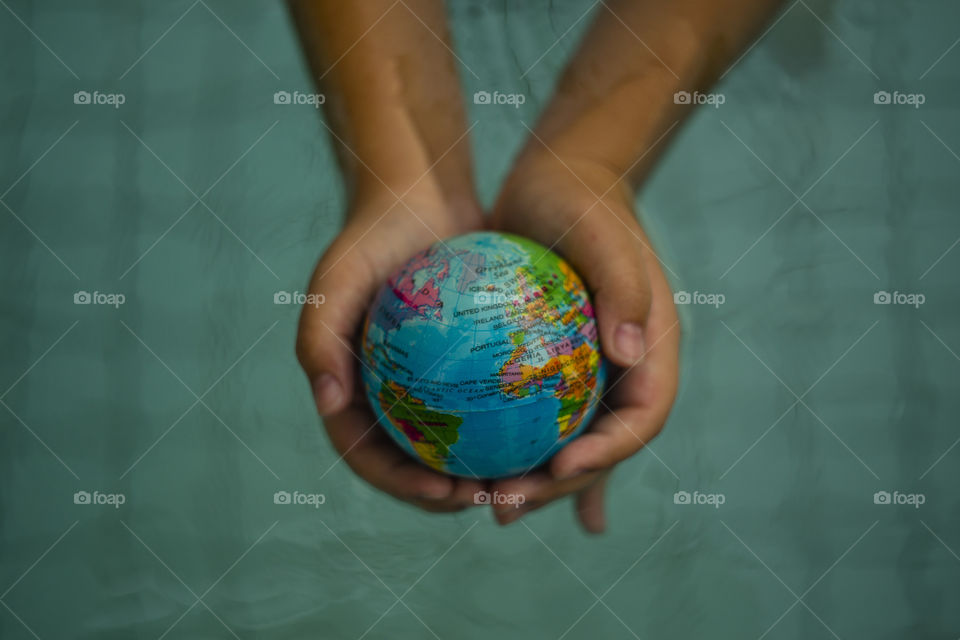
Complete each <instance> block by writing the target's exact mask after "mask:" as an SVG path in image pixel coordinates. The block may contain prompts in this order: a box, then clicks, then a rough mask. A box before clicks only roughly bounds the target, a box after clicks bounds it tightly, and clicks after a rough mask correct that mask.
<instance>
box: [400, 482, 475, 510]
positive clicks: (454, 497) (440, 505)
mask: <svg viewBox="0 0 960 640" xmlns="http://www.w3.org/2000/svg"><path fill="white" fill-rule="evenodd" d="M453 482H454V487H453V491H451V492H450V495H449V496H447V497H446V498H442V499H439V500H434V499H429V498H423V499H419V500H414V504H416V505H417V506H418V507H420V508H421V509H424V510H425V511H430V512H432V513H453V512H456V511H463V510H464V509H467V508H470V507H475V506H478V505H479V504H481V501H480V500H478V498H477V494H478V493H480V492H486V488H487V487H486V484H485V483H483V482H482V481H480V480H474V479H471V478H456V479H453Z"/></svg>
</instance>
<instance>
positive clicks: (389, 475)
mask: <svg viewBox="0 0 960 640" xmlns="http://www.w3.org/2000/svg"><path fill="white" fill-rule="evenodd" d="M324 423H325V426H326V428H327V434H328V436H329V438H330V442H331V444H333V447H334V449H336V450H337V451H338V452H339V453H340V455H341V457H342V458H343V460H344V461H345V462H346V463H347V464H348V465H349V466H350V468H351V469H353V471H354V472H355V473H356V474H357V475H358V476H360V477H361V478H363V479H364V480H366V481H367V482H369V483H370V484H371V485H373V486H374V487H376V488H377V489H379V490H381V491H383V492H384V493H387V494H389V495H391V496H393V497H395V498H398V499H400V500H406V501H411V502H414V501H418V500H435V501H437V500H446V499H448V498H449V497H450V496H451V494H452V493H453V492H454V488H455V487H454V480H453V479H452V478H449V477H447V476H443V475H441V474H439V473H437V472H435V471H432V470H431V469H428V468H427V467H425V466H424V465H422V464H420V463H419V462H417V461H415V460H414V459H413V458H411V457H410V456H409V455H407V453H406V452H404V451H403V450H402V449H400V447H398V446H397V445H396V444H395V443H394V442H393V441H392V440H390V438H389V437H388V436H387V434H385V433H384V432H383V427H381V426H380V425H379V424H375V419H374V418H373V416H372V414H371V413H370V411H369V409H366V408H365V407H362V406H359V405H351V406H350V407H348V408H346V409H345V410H343V411H341V412H339V413H337V414H336V415H332V416H329V417H328V418H325V419H324Z"/></svg>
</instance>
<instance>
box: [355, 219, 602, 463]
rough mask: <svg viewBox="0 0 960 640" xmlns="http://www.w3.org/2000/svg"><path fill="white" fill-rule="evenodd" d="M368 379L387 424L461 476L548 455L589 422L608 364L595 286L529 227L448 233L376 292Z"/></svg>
mask: <svg viewBox="0 0 960 640" xmlns="http://www.w3.org/2000/svg"><path fill="white" fill-rule="evenodd" d="M362 359H363V361H364V366H363V367H362V378H363V383H364V388H365V391H366V394H367V398H368V399H369V401H370V404H371V406H372V408H373V413H374V415H375V416H376V418H377V420H378V423H379V424H380V425H382V426H383V427H384V428H385V429H386V431H387V433H389V434H390V436H391V437H392V438H393V439H394V440H395V441H396V442H397V444H399V445H400V447H401V448H403V449H404V450H406V451H407V452H408V453H409V454H410V455H411V456H413V457H414V458H416V459H417V460H419V461H421V462H422V463H424V464H426V465H428V466H429V467H431V468H433V469H435V470H437V471H440V472H443V473H448V474H452V475H456V476H464V477H470V478H485V479H489V478H502V477H508V476H513V475H518V474H522V473H524V472H525V471H527V470H529V469H531V468H534V467H536V466H539V465H540V464H542V463H544V462H546V461H547V460H549V459H550V457H551V456H553V455H554V454H555V453H556V452H557V451H559V450H560V449H561V448H562V447H563V446H564V445H566V444H567V443H569V442H570V441H571V440H572V439H573V438H575V437H576V436H577V435H578V434H579V433H580V432H581V431H582V430H583V429H584V428H585V427H586V426H587V424H588V423H589V422H590V418H591V417H592V415H593V413H594V411H595V410H596V407H597V403H598V401H599V398H600V396H601V394H602V392H603V387H604V381H605V376H606V364H605V361H604V358H603V356H602V353H601V351H600V344H599V341H598V337H597V323H596V318H595V314H594V308H593V305H592V304H591V302H590V295H589V293H588V292H587V289H586V287H585V286H584V283H583V281H582V280H581V279H580V276H578V275H577V273H576V272H574V270H573V269H572V268H571V267H570V265H569V264H567V262H565V261H564V260H563V259H562V258H561V257H560V256H558V255H557V254H556V253H554V252H553V251H551V250H549V249H548V248H546V247H544V246H542V245H540V244H538V243H536V242H534V241H532V240H528V239H526V238H523V237H521V236H516V235H511V234H505V233H494V232H478V233H470V234H467V235H462V236H458V237H455V238H450V239H447V240H444V241H441V242H437V243H436V244H434V245H433V246H431V247H429V248H428V249H426V250H424V251H422V252H420V253H418V254H417V255H415V256H414V257H413V258H411V259H410V260H409V261H408V262H407V263H406V264H405V265H403V266H402V267H401V268H400V269H399V270H398V271H397V272H396V273H395V274H394V275H393V276H392V277H390V279H389V280H388V281H387V282H386V284H384V286H383V287H382V288H381V289H380V291H379V292H378V293H377V295H376V297H375V298H374V301H373V305H372V306H371V308H370V311H369V313H368V315H367V319H366V322H365V324H364V328H363V339H362Z"/></svg>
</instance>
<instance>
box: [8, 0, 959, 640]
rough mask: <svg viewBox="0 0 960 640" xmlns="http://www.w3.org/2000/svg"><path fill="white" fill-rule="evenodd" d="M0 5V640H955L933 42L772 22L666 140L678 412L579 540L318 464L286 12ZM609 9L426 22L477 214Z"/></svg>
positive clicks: (939, 75) (929, 17) (332, 183)
mask: <svg viewBox="0 0 960 640" xmlns="http://www.w3.org/2000/svg"><path fill="white" fill-rule="evenodd" d="M0 5H2V6H0V41H2V42H3V43H4V45H3V47H4V52H5V55H4V56H2V58H0V69H2V78H3V91H2V92H0V105H2V108H0V114H2V116H0V118H2V119H0V149H2V154H0V194H2V195H0V204H2V207H0V256H2V257H0V261H2V270H0V287H2V291H3V295H2V297H0V305H2V314H0V323H2V331H0V341H2V350H0V352H2V354H3V357H2V361H0V405H2V406H0V456H2V462H0V510H2V516H0V518H2V519H0V604H2V605H3V606H2V608H0V637H3V638H4V639H7V638H9V639H11V640H13V639H20V638H43V639H46V638H152V639H155V638H161V637H162V638H210V637H225V638H226V637H239V638H303V637H321V638H348V639H349V638H361V637H366V638H426V637H434V636H436V637H439V638H464V639H468V638H490V637H498V638H504V639H506V638H525V639H526V638H547V639H560V638H570V639H574V638H598V637H599V638H663V637H677V638H686V637H707V636H709V637H722V638H760V637H764V638H771V639H772V638H853V637H870V638H907V637H909V638H956V637H957V636H958V635H960V609H958V608H957V606H956V603H957V602H958V600H960V555H958V553H960V526H958V525H960V510H958V507H960V496H958V494H957V492H956V487H957V484H958V479H960V447H957V446H956V445H957V443H958V441H960V440H958V438H960V429H958V420H957V414H958V409H960V394H958V393H957V380H958V378H960V356H958V353H960V323H958V321H957V320H958V313H960V303H958V294H957V270H958V267H960V248H957V247H956V245H957V244H958V241H960V217H958V215H957V213H958V212H957V202H958V200H960V180H958V179H957V177H958V175H960V156H958V152H960V118H958V117H957V116H958V107H960V83H958V78H960V46H958V42H960V40H958V39H960V28H958V25H960V6H958V5H957V4H956V3H955V2H948V1H947V0H942V1H934V0H925V1H922V2H912V3H894V2H882V3H878V2H873V1H870V0H848V1H836V2H831V1H823V0H821V1H814V0H797V1H796V2H787V3H785V5H784V10H783V12H782V13H781V14H780V15H779V17H778V18H777V19H776V21H775V22H773V23H772V24H771V26H770V28H769V29H768V30H767V32H766V33H765V34H764V35H763V36H762V38H761V39H760V40H759V41H758V43H757V44H756V45H755V46H754V47H753V48H752V49H751V50H750V51H749V52H748V53H747V54H746V55H745V56H744V57H743V58H742V59H741V60H739V61H738V62H737V63H736V64H735V65H734V66H733V67H732V68H731V70H730V71H729V72H728V74H727V75H725V76H724V78H723V79H722V81H721V82H720V84H719V85H717V86H716V87H715V88H714V89H713V95H714V96H722V104H716V103H717V102H719V100H716V99H715V100H714V104H712V105H705V106H704V107H702V108H700V109H699V110H697V111H696V113H695V115H694V116H693V118H692V119H691V120H690V121H688V122H687V123H686V124H685V126H684V127H683V131H682V133H681V134H680V135H679V136H678V138H677V139H676V141H675V144H673V146H672V148H671V150H670V151H669V152H668V154H667V155H666V157H665V159H664V161H663V162H662V163H661V164H660V166H659V168H658V170H657V171H656V172H655V174H654V176H653V178H652V179H651V180H650V182H649V183H648V185H647V187H646V189H645V190H644V191H643V194H642V197H641V201H640V203H639V206H640V209H641V210H642V212H643V214H642V215H643V217H644V224H645V225H646V227H647V228H648V230H649V231H650V232H651V234H652V236H653V238H654V240H655V241H656V244H657V246H658V249H659V250H660V252H661V254H662V257H663V258H664V262H665V263H666V265H667V267H668V269H669V275H670V277H671V279H672V283H673V286H674V288H675V290H676V291H677V292H678V293H680V294H681V297H679V298H678V301H679V302H681V303H682V302H684V301H687V302H689V304H682V305H681V306H680V309H681V313H682V322H683V326H684V331H685V333H684V342H683V352H682V358H683V360H682V364H683V370H682V380H681V391H680V395H679V397H678V400H677V403H676V405H675V408H674V411H673V414H672V416H671V419H670V421H669V422H668V424H667V427H666V428H665V430H664V431H663V434H662V435H661V436H660V437H659V438H658V439H657V440H656V441H655V442H654V443H653V444H652V445H651V446H650V448H649V449H648V450H647V451H645V452H641V453H640V454H639V455H637V456H635V457H634V458H632V459H631V460H629V461H627V462H626V463H624V464H622V465H620V466H619V467H618V470H617V471H616V473H615V474H614V476H613V479H612V482H611V485H610V488H609V494H610V497H609V512H610V516H609V531H608V533H607V534H606V535H605V536H603V537H601V538H589V537H587V536H586V535H584V534H582V533H581V532H580V531H579V530H578V528H577V526H576V524H575V522H574V519H573V517H572V513H571V511H572V509H571V506H570V504H568V503H566V502H565V503H561V504H556V505H553V506H550V507H548V508H546V509H544V510H542V511H539V512H536V513H534V514H531V515H529V516H527V517H525V518H524V519H523V520H522V522H521V523H516V524H514V525H511V526H510V527H508V528H503V529H501V528H499V527H497V526H496V525H495V524H494V522H493V519H492V517H491V515H490V513H489V511H488V510H486V509H475V510H469V511H466V512H463V513H461V514H457V515H452V516H435V515H428V514H425V513H421V512H418V511H416V510H414V509H413V508H410V507H408V506H405V505H403V504H400V503H397V502H395V501H393V500H392V499H390V498H387V497H385V496H383V495H380V494H378V493H377V492H375V491H374V490H373V489H371V488H370V487H369V486H367V485H365V484H364V483H363V482H361V481H359V480H358V479H357V478H356V477H355V476H354V475H353V474H352V473H351V472H350V470H349V469H348V468H347V467H346V466H345V465H344V464H342V463H339V462H338V460H337V456H336V455H335V453H334V452H333V450H332V449H331V447H330V446H329V444H328V443H327V440H326V437H325V436H324V435H323V432H322V428H321V425H320V424H319V420H318V418H317V417H316V414H315V410H314V408H313V403H312V400H311V398H310V395H309V392H308V389H307V385H306V384H305V381H304V379H303V378H302V375H301V373H300V371H299V369H298V366H297V363H296V361H295V358H294V356H293V343H294V335H295V329H296V320H297V315H298V308H297V305H296V304H285V303H284V302H285V301H286V300H288V299H290V298H292V297H293V296H292V294H294V293H295V292H298V291H303V289H304V288H305V285H306V281H307V277H308V275H309V272H310V270H311V269H312V267H313V265H314V263H315V261H316V259H317V257H318V256H319V255H320V254H321V253H322V251H323V249H324V248H325V247H326V245H327V244H328V243H329V241H330V240H331V239H332V237H333V236H334V235H335V234H336V232H337V230H338V228H339V226H340V224H341V222H342V215H343V203H344V199H343V189H342V186H341V184H340V182H339V176H338V172H337V169H336V166H335V163H334V157H333V153H332V150H331V146H330V144H329V140H328V139H327V136H326V135H325V131H324V130H323V127H322V125H321V124H320V118H321V117H322V114H321V113H320V112H319V111H318V110H317V109H315V108H314V106H312V105H310V104H293V103H292V102H293V101H290V102H289V103H288V102H287V101H285V100H284V99H282V98H281V99H277V100H275V95H276V94H277V92H287V93H289V94H291V95H292V94H293V92H295V91H300V92H304V93H309V94H313V93H314V92H315V89H314V88H313V86H312V85H311V81H310V78H309V76H308V74H307V72H306V70H305V66H304V64H303V61H302V59H301V56H300V51H299V49H298V44H297V41H296V38H295V35H294V33H293V30H292V27H291V24H290V22H289V19H288V17H287V14H286V12H285V9H284V7H283V5H282V4H279V3H261V2H253V1H243V2H240V1H236V0H234V1H226V0H197V1H193V0H185V1H182V2H181V1H173V2H165V3H152V2H146V1H144V0H136V1H134V0H128V1H127V2H123V3H115V2H105V1H99V2H94V1H88V2H82V3H78V2H72V1H67V0H45V1H44V2H32V1H29V0H3V1H2V2H0ZM598 6H599V5H597V4H596V3H594V2H592V1H591V0H586V1H584V0H553V1H547V0H535V1H531V2H524V3H520V2H481V1H480V0H472V1H462V2H451V3H449V12H450V18H451V21H452V29H453V34H454V39H455V43H456V51H457V55H458V56H459V58H460V65H461V68H460V74H461V78H462V84H463V93H464V96H465V100H466V101H467V103H468V104H467V106H468V110H469V114H468V115H469V119H470V121H471V122H474V121H476V122H477V123H478V124H477V126H476V128H475V130H474V135H473V149H474V155H475V162H476V171H477V181H478V185H479V188H480V192H481V197H482V199H483V200H484V202H485V203H487V204H489V203H490V202H491V201H492V199H493V197H494V196H495V193H496V191H497V189H498V187H499V183H500V180H501V179H502V178H503V176H504V175H505V172H506V171H507V169H508V167H509V164H510V162H511V159H512V156H513V154H514V153H515V151H516V150H517V149H518V148H519V145H520V144H521V143H522V141H523V139H524V138H525V134H526V129H525V125H524V123H526V124H528V125H530V126H532V125H533V122H534V121H535V120H536V118H537V115H538V113H539V110H540V109H541V108H542V106H543V105H544V104H545V102H546V100H547V99H548V98H549V96H550V93H551V90H552V86H553V83H554V81H555V79H556V77H557V74H558V73H559V72H560V70H561V69H562V68H563V65H564V63H565V61H566V60H567V58H568V56H569V55H570V54H571V53H572V51H573V49H574V48H575V46H576V44H577V41H578V38H579V37H580V35H581V34H582V33H583V31H584V29H585V28H586V27H587V25H588V24H589V22H590V19H591V15H592V13H593V12H595V11H597V10H602V9H598ZM393 10H397V11H402V10H405V9H404V8H403V7H402V6H401V5H397V6H395V8H394V9H393ZM425 37H426V36H425ZM478 91H488V92H493V91H500V92H501V93H518V94H522V95H523V96H524V97H525V101H524V102H523V104H522V105H519V106H514V105H509V104H476V103H474V101H473V99H472V96H473V94H474V93H475V92H478ZM878 92H879V93H878ZM280 95H281V96H282V95H283V94H282V93H281V94H280ZM637 108H638V109H642V108H643V105H637ZM278 293H281V294H282V293H288V294H291V295H290V296H289V297H285V296H283V295H280V296H278V295H277V294H278ZM683 293H686V294H688V296H687V297H685V298H684V297H683V296H682V294H683ZM711 296H712V297H711ZM283 491H286V492H290V493H292V492H294V491H299V492H301V493H304V494H309V495H312V496H322V504H315V505H294V504H277V503H275V500H274V496H275V494H276V493H277V492H283ZM314 502H318V503H319V502H320V499H319V498H318V499H317V500H315V501H314Z"/></svg>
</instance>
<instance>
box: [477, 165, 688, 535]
mask: <svg viewBox="0 0 960 640" xmlns="http://www.w3.org/2000/svg"><path fill="white" fill-rule="evenodd" d="M601 196H602V197H601ZM492 224H493V226H494V227H495V228H497V229H500V230H503V231H509V232H513V233H518V234H521V235H525V236H528V237H530V238H533V239H535V240H537V241H539V242H541V243H542V244H545V245H546V246H548V247H550V246H553V245H555V246H554V250H555V251H557V252H558V253H559V254H560V255H561V256H563V257H564V258H565V259H566V260H567V261H568V262H570V263H571V265H573V267H574V269H576V270H577V271H578V272H579V273H580V275H581V276H582V277H583V278H584V280H585V282H586V284H587V288H588V289H589V290H590V292H591V294H592V296H593V302H594V305H595V307H596V310H597V322H598V327H599V332H600V341H601V344H602V346H603V350H604V354H605V355H606V357H607V359H608V360H609V361H610V362H611V363H612V364H613V365H615V366H614V367H611V368H610V370H609V374H608V379H607V388H606V390H605V394H604V396H603V397H602V398H601V400H600V406H599V408H598V413H597V417H596V418H594V421H593V423H592V424H591V425H590V426H589V427H588V429H587V431H585V432H584V433H583V434H582V435H580V436H578V437H577V438H576V439H574V440H573V441H572V442H570V444H568V445H567V446H566V447H564V448H563V449H561V450H560V452H559V453H557V454H556V455H555V456H554V457H553V458H552V459H551V460H550V461H549V463H547V465H545V467H544V468H543V469H538V470H534V471H531V472H530V473H527V474H525V475H524V476H521V477H517V478H508V479H505V480H500V481H496V482H494V483H493V486H492V487H491V489H490V490H491V491H499V492H500V493H509V494H520V495H523V497H524V500H525V501H524V503H523V505H522V506H520V507H514V506H511V505H503V506H502V507H494V513H495V515H496V518H497V520H498V522H499V523H500V524H508V523H510V522H513V521H515V520H517V519H518V518H520V517H521V516H522V515H524V514H525V513H528V512H529V511H532V510H534V509H537V508H539V507H541V506H543V505H546V504H548V503H550V502H552V501H554V500H557V499H559V498H562V497H564V496H566V495H571V494H576V511H577V515H578V517H579V520H580V522H581V523H582V525H583V527H584V529H586V530H587V531H588V532H591V533H601V532H602V531H603V530H604V529H605V527H606V515H605V508H604V489H605V486H606V483H607V479H608V477H609V475H610V472H611V471H612V470H613V468H614V466H616V464H617V463H619V462H621V461H623V460H624V459H626V458H628V457H630V456H632V455H633V454H635V453H637V452H638V451H639V450H640V449H642V448H643V447H644V446H645V445H646V444H647V443H648V442H650V440H652V439H653V438H654V437H655V436H656V435H657V434H658V433H659V432H660V430H661V429H662V428H663V425H664V423H665V422H666V419H667V415H668V414H669V412H670V409H671V407H672V406H673V400H674V397H675V396H676V391H677V378H678V366H679V365H678V353H679V342H680V325H679V321H678V318H677V312H676V308H675V307H674V304H673V294H672V292H671V290H670V285H669V284H668V282H667V279H666V277H665V276H664V274H663V271H661V269H660V264H659V260H658V259H657V257H656V255H655V254H654V252H653V249H652V248H651V247H650V244H649V241H648V240H647V237H646V234H644V232H643V230H642V229H641V228H640V225H639V223H638V222H637V219H636V216H635V214H634V212H633V192H632V190H631V189H630V188H629V187H627V186H626V185H625V184H624V183H623V181H622V180H621V178H620V177H619V176H617V175H614V173H613V172H611V171H610V170H609V169H607V168H605V167H603V166H600V165H598V164H597V163H595V162H592V161H589V160H582V159H573V158H564V159H560V158H558V157H556V156H553V155H552V154H546V153H544V154H538V155H537V157H535V158H529V157H528V158H522V159H521V162H520V164H519V165H518V169H515V170H514V172H513V173H512V174H511V176H510V178H509V179H508V180H507V182H506V184H505V185H504V189H503V191H502V192H501V195H500V198H499V199H498V201H497V203H496V206H495V207H494V212H493V217H492Z"/></svg>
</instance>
